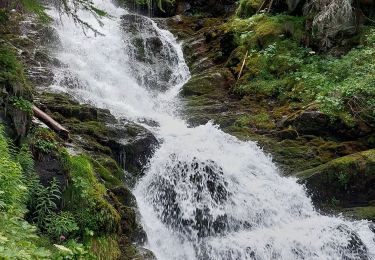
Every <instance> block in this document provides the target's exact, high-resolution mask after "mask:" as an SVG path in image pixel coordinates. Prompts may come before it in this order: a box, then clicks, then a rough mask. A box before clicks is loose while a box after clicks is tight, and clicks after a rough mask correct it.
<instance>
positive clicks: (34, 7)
mask: <svg viewBox="0 0 375 260" xmlns="http://www.w3.org/2000/svg"><path fill="white" fill-rule="evenodd" d="M20 3H21V5H22V7H23V9H24V10H26V11H27V12H32V13H35V14H36V15H37V16H38V18H39V20H40V21H42V22H49V21H50V20H51V18H50V17H49V16H48V15H47V14H46V12H45V8H44V6H43V5H42V4H41V3H40V1H38V0H20Z"/></svg>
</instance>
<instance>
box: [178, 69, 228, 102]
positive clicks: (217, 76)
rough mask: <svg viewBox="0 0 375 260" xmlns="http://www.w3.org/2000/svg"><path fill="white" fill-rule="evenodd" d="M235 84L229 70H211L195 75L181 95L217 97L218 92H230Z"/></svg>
mask: <svg viewBox="0 0 375 260" xmlns="http://www.w3.org/2000/svg"><path fill="white" fill-rule="evenodd" d="M233 83H234V78H233V75H232V74H231V72H230V71H229V70H228V69H225V68H211V69H210V70H206V71H204V72H202V73H199V74H196V75H193V76H192V78H191V79H190V80H189V81H188V82H187V83H186V84H185V85H184V87H183V89H182V92H181V94H182V95H183V96H194V95H197V96H200V95H205V94H212V93H214V95H217V94H216V92H219V93H220V92H223V91H228V90H229V88H230V87H231V85H232V84H233Z"/></svg>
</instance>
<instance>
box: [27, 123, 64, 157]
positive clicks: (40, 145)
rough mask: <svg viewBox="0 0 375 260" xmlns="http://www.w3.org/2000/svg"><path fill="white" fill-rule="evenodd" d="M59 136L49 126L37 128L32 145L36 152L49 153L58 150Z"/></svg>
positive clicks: (31, 141)
mask: <svg viewBox="0 0 375 260" xmlns="http://www.w3.org/2000/svg"><path fill="white" fill-rule="evenodd" d="M56 139H57V137H56V135H55V133H54V132H52V131H51V130H49V129H47V128H37V129H35V130H34V132H33V135H32V138H31V140H30V147H31V150H32V151H33V153H34V154H38V153H44V154H49V153H52V152H55V151H57V149H58V144H57V141H56Z"/></svg>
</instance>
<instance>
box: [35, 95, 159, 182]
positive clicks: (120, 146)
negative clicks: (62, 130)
mask: <svg viewBox="0 0 375 260" xmlns="http://www.w3.org/2000/svg"><path fill="white" fill-rule="evenodd" d="M39 106H40V108H41V109H43V110H44V111H46V112H47V113H48V114H50V115H51V116H52V117H53V118H54V119H55V120H57V121H58V122H60V123H62V124H63V125H64V126H65V127H67V128H68V129H69V130H70V132H71V137H72V139H73V141H74V143H75V144H79V145H80V146H81V147H82V148H83V149H84V150H86V151H90V152H93V153H97V152H99V153H102V154H107V155H110V156H112V157H113V158H114V159H115V160H116V161H117V162H118V163H119V165H120V166H121V167H122V168H123V169H124V170H126V171H128V172H130V173H131V176H132V177H134V178H137V177H139V176H140V175H141V174H142V172H143V168H144V166H145V165H146V164H147V161H148V159H149V158H150V157H151V156H152V154H153V151H154V149H155V147H156V146H157V145H158V141H157V139H156V138H155V137H154V135H153V134H152V133H151V132H150V131H148V130H147V129H145V128H144V127H142V126H140V125H137V124H135V123H133V122H130V121H128V120H125V119H121V120H118V119H116V118H115V117H114V116H113V115H112V114H111V113H110V111H109V110H107V109H100V108H95V107H93V106H91V105H88V104H79V103H78V102H76V101H74V99H73V98H72V97H70V96H69V95H68V94H58V93H44V94H42V95H40V100H39ZM133 181H134V180H131V182H133Z"/></svg>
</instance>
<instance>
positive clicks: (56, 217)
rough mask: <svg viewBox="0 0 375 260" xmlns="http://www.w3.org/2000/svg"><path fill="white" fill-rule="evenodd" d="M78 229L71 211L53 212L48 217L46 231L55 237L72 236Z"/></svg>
mask: <svg viewBox="0 0 375 260" xmlns="http://www.w3.org/2000/svg"><path fill="white" fill-rule="evenodd" d="M78 230H79V228H78V225H77V223H76V222H75V219H74V216H73V214H72V213H71V212H60V213H52V214H50V215H49V216H48V217H47V219H46V231H47V233H48V234H49V235H50V236H51V237H52V238H53V239H58V238H60V237H61V236H63V237H64V238H67V237H70V236H72V235H74V233H75V232H76V231H78Z"/></svg>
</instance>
